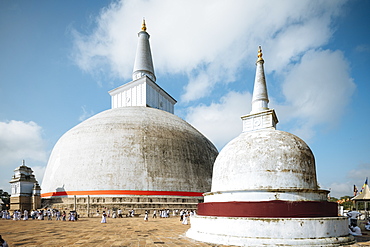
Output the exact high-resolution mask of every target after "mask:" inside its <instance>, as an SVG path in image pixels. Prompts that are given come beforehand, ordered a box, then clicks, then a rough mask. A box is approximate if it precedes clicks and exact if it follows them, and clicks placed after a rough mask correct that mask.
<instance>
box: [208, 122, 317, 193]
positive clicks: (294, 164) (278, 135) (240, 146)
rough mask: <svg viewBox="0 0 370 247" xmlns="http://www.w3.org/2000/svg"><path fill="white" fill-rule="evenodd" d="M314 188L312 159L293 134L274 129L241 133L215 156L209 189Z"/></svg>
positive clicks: (307, 148) (315, 187) (310, 152)
mask: <svg viewBox="0 0 370 247" xmlns="http://www.w3.org/2000/svg"><path fill="white" fill-rule="evenodd" d="M284 189H288V190H291V189H299V190H317V180H316V168H315V158H314V156H313V154H312V151H311V149H310V148H309V147H308V146H307V144H306V143H305V142H304V141H302V140H301V139H300V138H298V137H297V136H295V135H293V134H290V133H288V132H284V131H279V130H275V129H272V128H271V129H263V130H256V131H251V132H244V133H242V134H240V135H239V136H238V137H236V138H235V139H233V140H232V141H231V142H229V143H228V144H227V145H226V146H225V147H224V148H223V149H222V151H221V152H220V154H219V155H218V157H217V159H216V161H215V164H214V168H213V178H212V190H211V191H212V192H216V191H238V190H284Z"/></svg>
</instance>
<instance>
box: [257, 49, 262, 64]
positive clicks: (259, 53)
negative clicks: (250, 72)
mask: <svg viewBox="0 0 370 247" xmlns="http://www.w3.org/2000/svg"><path fill="white" fill-rule="evenodd" d="M257 57H258V59H257V62H258V61H263V58H262V48H261V46H258V55H257Z"/></svg>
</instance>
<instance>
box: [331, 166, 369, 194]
mask: <svg viewBox="0 0 370 247" xmlns="http://www.w3.org/2000/svg"><path fill="white" fill-rule="evenodd" d="M369 174H370V164H361V165H357V166H356V167H354V169H352V170H350V171H348V172H347V176H346V177H345V179H343V181H338V182H336V183H332V184H330V185H327V187H326V189H330V191H331V193H330V195H332V196H334V197H337V198H340V197H342V196H347V195H348V196H353V187H354V185H356V187H357V189H358V191H359V192H360V190H361V187H362V186H363V185H364V182H365V179H366V177H369ZM368 182H370V180H369V181H368Z"/></svg>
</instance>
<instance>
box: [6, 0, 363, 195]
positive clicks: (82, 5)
mask: <svg viewBox="0 0 370 247" xmlns="http://www.w3.org/2000/svg"><path fill="white" fill-rule="evenodd" d="M369 9H370V1H360V0H353V1H334V0H333V1H294V0H292V1H236V0H235V1H195V0H194V1H169V0H168V1H150V0H149V1H141V0H138V1H123V2H120V1H103V0H100V1H98V0H97V1H88V0H79V1H71V0H63V1H46V0H45V1H25V0H23V1H17V0H15V1H6V0H0V37H1V38H0V106H1V108H0V109H1V110H0V157H1V158H0V171H1V172H0V189H1V188H2V189H4V190H5V191H10V185H9V183H8V182H9V181H10V179H11V176H12V175H13V170H14V169H15V168H16V167H18V166H19V165H21V163H22V159H25V160H26V165H28V166H30V167H32V169H33V170H34V171H35V174H36V177H37V179H38V181H39V182H40V183H41V181H42V177H43V172H44V170H45V167H46V164H47V160H48V157H49V155H50V152H51V150H52V148H53V146H54V145H55V143H56V142H57V140H58V139H59V138H60V137H61V136H62V135H63V134H64V133H65V132H66V131H68V130H69V129H70V128H72V127H73V126H75V125H77V124H78V123H80V122H81V121H83V120H85V119H86V118H88V117H90V116H92V115H94V114H97V113H99V112H101V111H104V110H107V109H109V108H110V96H109V94H108V91H109V90H111V89H113V88H116V87H118V86H120V85H122V84H124V83H126V82H129V81H130V80H131V73H132V68H133V64H134V57H135V51H136V42H137V33H138V32H139V31H140V27H141V21H142V19H143V17H145V19H146V22H147V28H148V29H147V31H148V33H149V34H150V35H151V38H150V42H151V48H152V55H153V61H154V67H155V72H156V77H157V83H158V84H159V85H160V86H161V87H162V88H164V89H165V90H166V91H167V92H168V93H170V94H171V95H172V96H173V97H174V98H175V99H177V101H178V103H177V105H176V106H175V114H176V115H178V116H180V117H181V118H183V119H185V120H187V121H188V122H190V123H191V124H192V125H193V126H195V127H196V128H197V129H198V130H200V131H201V132H202V133H203V134H205V135H206V136H207V137H208V138H209V139H210V140H211V141H212V142H213V143H214V144H215V145H216V146H217V148H218V149H219V150H221V149H222V147H223V146H224V145H225V144H226V143H227V142H229V141H230V140H231V139H233V138H235V137H236V136H237V135H239V134H240V133H241V130H242V123H241V120H240V116H242V115H245V114H248V113H249V112H250V110H251V104H250V101H251V94H252V89H253V82H254V73H255V61H256V58H257V57H256V55H257V47H258V45H261V46H262V49H263V54H264V55H263V57H264V59H265V72H266V79H267V85H268V90H269V97H270V104H269V107H270V108H274V109H275V110H276V112H277V115H278V118H279V124H278V125H277V128H278V129H280V130H284V131H288V132H291V133H293V134H295V135H297V136H299V137H301V138H302V139H303V140H304V141H306V142H307V143H308V145H309V146H310V147H311V149H312V151H313V153H314V155H315V158H316V170H317V175H318V182H319V184H320V186H321V187H322V188H325V189H331V191H332V192H331V195H332V196H336V197H340V196H343V195H351V194H352V190H353V185H354V184H356V185H357V186H358V187H361V186H362V184H363V182H364V181H365V178H366V176H370V131H369V126H370V125H369V122H370V116H369V114H368V113H369V109H370V99H369V98H368V95H369V93H370V85H369V83H368V80H369V78H370V70H369V64H370V31H369V24H370V19H369V18H370V17H369V15H368V10H369Z"/></svg>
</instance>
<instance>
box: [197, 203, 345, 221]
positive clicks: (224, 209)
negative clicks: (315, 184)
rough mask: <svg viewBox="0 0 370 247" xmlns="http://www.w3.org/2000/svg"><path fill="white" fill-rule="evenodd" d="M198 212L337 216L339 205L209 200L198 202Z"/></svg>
mask: <svg viewBox="0 0 370 247" xmlns="http://www.w3.org/2000/svg"><path fill="white" fill-rule="evenodd" d="M197 214H198V215H203V216H219V217H256V218H312V217H336V216H338V206H337V204H336V203H334V202H327V201H280V200H275V201H258V202H237V201H234V202H207V203H199V204H198V211H197Z"/></svg>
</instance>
